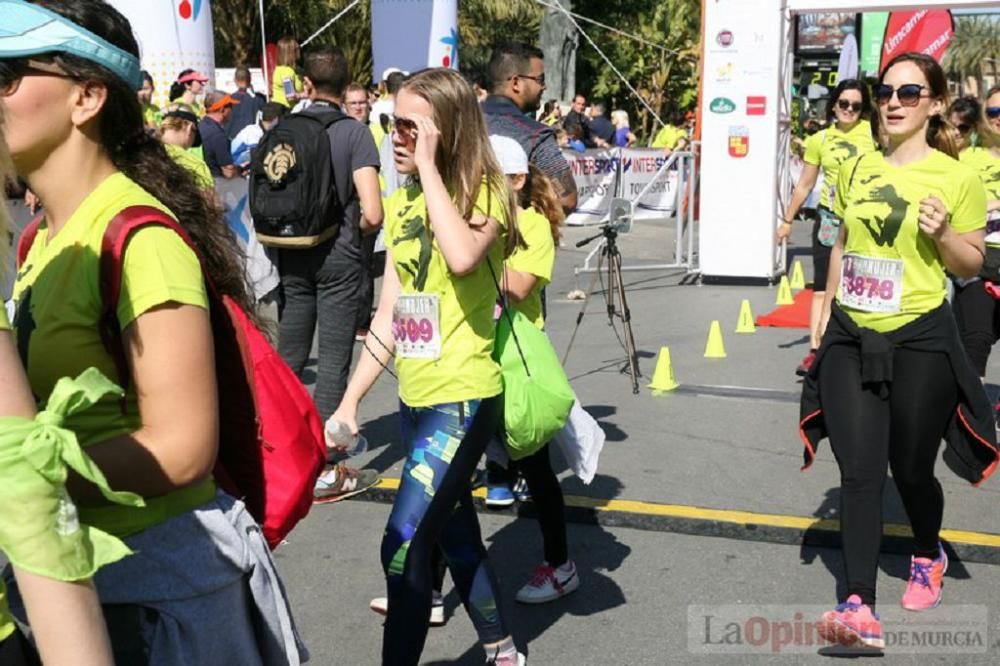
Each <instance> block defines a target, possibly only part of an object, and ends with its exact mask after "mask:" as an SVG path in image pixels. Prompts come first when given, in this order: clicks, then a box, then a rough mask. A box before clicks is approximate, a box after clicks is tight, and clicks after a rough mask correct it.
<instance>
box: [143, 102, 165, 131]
mask: <svg viewBox="0 0 1000 666" xmlns="http://www.w3.org/2000/svg"><path fill="white" fill-rule="evenodd" d="M161 119H162V116H161V114H160V107H158V106H156V105H155V104H143V105H142V122H143V123H144V124H145V125H146V127H159V126H160V120H161Z"/></svg>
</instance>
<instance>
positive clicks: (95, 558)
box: [0, 368, 144, 581]
mask: <svg viewBox="0 0 1000 666" xmlns="http://www.w3.org/2000/svg"><path fill="white" fill-rule="evenodd" d="M108 394H113V395H117V396H120V395H122V394H123V391H122V389H120V388H119V387H118V386H116V385H115V384H113V383H112V382H111V381H110V380H109V379H107V378H106V377H104V375H102V374H101V373H100V372H99V371H97V370H96V369H95V368H88V369H87V370H85V371H84V372H83V373H81V374H80V376H79V377H77V378H76V379H71V378H69V377H63V378H62V379H60V380H59V381H58V383H56V386H55V388H54V389H53V390H52V394H51V395H50V396H49V400H48V403H47V404H46V406H45V409H44V410H43V411H41V412H40V413H39V414H38V415H37V416H36V417H35V419H34V420H29V419H25V418H20V417H4V418H0V550H3V551H4V552H5V553H6V555H7V557H8V559H9V560H10V561H11V562H12V563H13V564H14V565H15V566H17V567H19V568H21V569H24V570H27V571H30V572H32V573H36V574H39V575H42V576H47V577H49V578H55V579H57V580H64V581H73V580H81V579H84V578H89V577H91V576H93V575H94V573H95V572H96V571H97V570H98V569H100V568H101V567H102V566H104V565H107V564H111V563H112V562H116V561H118V560H120V559H121V558H123V557H125V556H127V555H131V554H132V551H131V550H129V548H128V547H127V546H126V545H125V544H124V543H122V542H121V541H120V540H119V539H117V538H115V537H113V536H111V535H110V534H108V533H106V532H104V531H102V530H100V529H98V528H96V527H93V526H91V525H86V524H81V523H80V521H79V515H78V513H77V509H76V505H75V504H74V503H73V500H72V499H71V498H70V496H69V493H67V492H66V477H67V475H68V469H72V470H73V471H75V472H76V473H77V474H79V475H80V476H82V477H83V478H85V479H87V480H88V481H90V482H91V483H93V484H94V485H95V486H97V488H98V489H99V490H100V491H101V494H102V495H103V496H104V497H105V498H106V499H107V500H108V501H110V502H113V503H115V504H122V505H128V506H136V507H141V506H144V501H143V499H142V497H140V496H139V495H136V494H135V493H130V492H118V491H114V490H112V489H111V488H110V487H109V486H108V481H107V479H106V478H105V477H104V474H103V473H102V472H101V470H100V469H99V468H98V467H97V465H96V464H95V463H94V461H93V460H91V458H90V457H89V456H88V455H87V454H86V453H85V452H84V450H83V449H82V448H81V446H80V443H79V441H77V438H76V435H75V434H74V433H73V432H72V431H70V430H66V429H65V428H63V427H62V423H63V422H64V419H65V418H66V417H67V416H69V415H71V414H76V413H78V412H81V411H83V410H85V409H87V408H88V407H90V406H91V405H93V404H94V403H96V402H97V401H98V400H99V399H101V398H102V397H104V396H105V395H108Z"/></svg>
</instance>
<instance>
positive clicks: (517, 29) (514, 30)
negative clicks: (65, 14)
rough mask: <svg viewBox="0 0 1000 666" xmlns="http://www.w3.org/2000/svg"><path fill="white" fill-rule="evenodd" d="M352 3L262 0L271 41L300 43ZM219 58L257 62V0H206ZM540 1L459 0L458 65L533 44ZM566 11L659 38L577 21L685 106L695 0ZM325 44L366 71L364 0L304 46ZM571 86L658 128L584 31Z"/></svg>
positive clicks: (583, 0)
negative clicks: (511, 44) (508, 46)
mask: <svg viewBox="0 0 1000 666" xmlns="http://www.w3.org/2000/svg"><path fill="white" fill-rule="evenodd" d="M349 2H350V0H267V2H266V3H265V24H266V27H267V34H268V40H269V41H277V40H278V38H280V37H282V36H284V35H292V36H295V37H297V38H298V39H300V40H302V39H305V38H306V37H308V36H309V35H311V34H312V33H313V32H315V31H316V30H317V29H319V28H320V27H321V26H322V25H323V24H324V23H326V22H327V21H328V20H330V19H331V18H333V16H334V15H335V14H337V13H338V12H339V11H340V10H342V9H343V8H345V7H346V6H347V5H348V4H349ZM212 5H213V12H212V14H213V19H214V21H215V33H216V52H217V53H216V55H217V59H218V61H219V62H220V63H223V64H227V65H233V64H237V63H243V62H249V63H258V62H260V32H259V27H258V20H259V19H258V14H257V6H258V2H257V0H213V3H212ZM543 9H544V8H543V7H542V6H541V5H540V4H538V3H537V2H536V1H535V0H460V1H459V19H458V20H459V34H460V45H459V67H460V68H461V70H462V72H463V73H465V74H468V75H470V76H472V77H479V76H481V75H482V74H483V73H484V72H485V67H486V63H487V62H488V60H489V56H490V52H491V50H492V47H493V45H494V44H497V43H500V42H504V41H523V42H528V43H537V42H538V34H539V26H540V22H541V17H542V12H543ZM573 10H574V11H575V12H577V13H579V14H582V15H584V16H589V17H592V18H594V19H595V20H598V21H600V22H602V23H606V24H608V25H612V26H615V27H616V28H618V29H619V30H622V31H624V32H627V33H631V34H635V35H638V36H640V37H642V38H643V39H645V40H647V41H649V42H653V43H655V44H659V45H661V46H662V47H663V48H664V49H667V50H666V51H664V50H662V49H658V48H655V47H653V46H649V45H647V44H643V43H641V42H639V41H636V40H633V39H629V38H627V37H623V36H622V35H620V34H615V33H613V32H610V31H607V30H604V29H603V28H599V27H597V26H595V25H592V24H588V23H584V22H581V23H580V25H581V27H582V28H583V29H584V30H586V31H587V34H589V35H590V37H591V38H592V39H593V40H594V41H595V43H596V44H597V45H598V46H599V47H600V49H601V50H602V51H604V53H605V54H607V56H608V58H610V60H611V62H613V63H614V65H615V67H617V68H618V69H619V71H621V73H622V74H623V75H624V76H625V77H626V78H627V79H628V80H629V82H630V83H631V84H632V86H633V87H635V88H636V90H637V91H638V92H639V93H640V94H641V95H642V97H643V98H644V99H645V100H646V101H647V102H648V103H649V105H650V106H652V107H653V109H654V110H655V111H656V112H657V114H659V115H660V116H661V117H663V118H664V120H667V118H666V117H664V116H669V114H670V112H672V111H674V110H681V109H688V108H690V107H691V106H692V105H693V104H694V101H695V98H696V96H697V88H698V73H697V61H698V54H699V29H700V21H701V18H700V11H701V3H700V1H699V0H629V1H628V2H608V1H607V0H574V3H573ZM320 44H332V45H336V46H339V47H340V48H342V49H343V50H344V52H345V53H346V55H347V58H348V62H349V63H350V66H351V72H352V73H353V74H354V76H355V78H356V79H357V80H358V81H359V82H361V83H363V84H364V83H368V81H369V80H370V77H371V68H372V57H371V2H370V0H362V1H361V2H360V3H359V4H358V6H356V7H354V8H353V9H351V10H350V11H349V12H348V13H347V14H345V15H344V16H343V17H342V18H341V19H340V20H339V21H337V22H336V23H335V24H334V25H333V26H331V27H330V28H329V29H328V30H327V31H326V32H324V33H323V34H322V35H320V36H319V37H317V38H316V39H315V40H314V41H313V42H311V43H310V46H314V45H320ZM576 80H577V86H578V89H579V90H580V92H583V93H585V94H587V95H588V96H589V97H590V98H591V99H600V100H604V101H605V102H606V103H607V105H608V108H609V110H610V109H613V108H623V109H625V110H627V111H628V112H629V116H630V117H631V118H632V128H633V131H635V132H636V133H637V134H642V135H649V134H651V133H652V132H654V131H655V129H656V128H655V127H654V121H653V119H652V116H651V115H650V114H649V113H648V111H647V110H646V109H645V108H644V107H643V105H642V104H641V103H640V102H639V101H638V100H636V99H635V97H634V96H633V95H632V94H631V93H630V92H629V91H628V89H627V87H626V86H625V85H624V83H622V81H621V80H620V79H619V78H618V76H617V75H615V74H614V73H613V72H612V71H611V68H610V67H608V65H607V64H606V63H605V62H604V61H603V60H602V59H601V57H600V55H598V53H597V51H596V50H594V48H593V47H592V46H590V44H588V43H587V42H586V40H585V39H583V38H582V37H581V38H580V47H579V50H578V51H577V74H576Z"/></svg>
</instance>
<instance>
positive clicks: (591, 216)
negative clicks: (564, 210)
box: [563, 149, 619, 226]
mask: <svg viewBox="0 0 1000 666" xmlns="http://www.w3.org/2000/svg"><path fill="white" fill-rule="evenodd" d="M563 157H565V158H566V161H567V162H568V163H569V169H570V171H571V172H572V173H573V180H574V181H575V182H576V194H577V202H576V210H575V211H573V212H572V213H571V214H570V215H569V217H567V218H566V224H568V225H571V226H581V225H588V224H600V223H601V222H602V221H604V219H605V218H607V216H608V211H609V210H610V208H611V200H612V199H613V198H614V196H615V186H616V178H617V174H618V162H619V156H618V150H617V149H613V150H588V151H586V152H582V153H580V152H577V151H575V150H564V151H563Z"/></svg>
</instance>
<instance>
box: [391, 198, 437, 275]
mask: <svg viewBox="0 0 1000 666" xmlns="http://www.w3.org/2000/svg"><path fill="white" fill-rule="evenodd" d="M421 210H422V209H419V208H416V207H415V206H414V205H413V204H406V205H404V206H403V207H402V208H401V209H400V211H399V217H400V218H402V220H403V223H402V227H401V228H400V234H399V235H398V236H396V237H395V238H394V239H392V244H393V246H396V245H399V244H400V243H405V242H407V241H412V240H415V241H417V242H418V243H420V253H419V255H418V256H417V257H416V258H415V259H411V260H410V261H408V262H406V263H401V264H400V268H402V269H403V270H405V271H406V272H407V273H409V274H410V275H412V276H413V287H414V289H416V290H417V291H423V290H424V287H425V286H426V284H427V268H428V267H429V266H430V262H431V230H430V228H429V227H428V226H427V222H426V220H425V219H424V216H423V215H421V214H420V212H421ZM411 215H412V216H411Z"/></svg>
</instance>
